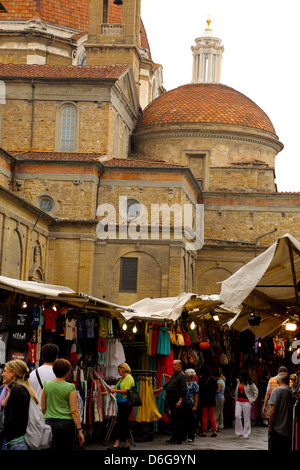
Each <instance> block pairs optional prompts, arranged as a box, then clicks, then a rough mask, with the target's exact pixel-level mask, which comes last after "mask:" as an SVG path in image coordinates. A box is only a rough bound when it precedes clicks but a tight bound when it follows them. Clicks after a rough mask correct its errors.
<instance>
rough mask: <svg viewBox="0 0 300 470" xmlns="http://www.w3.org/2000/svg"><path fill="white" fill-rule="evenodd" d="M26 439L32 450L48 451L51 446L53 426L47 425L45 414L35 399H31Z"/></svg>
mask: <svg viewBox="0 0 300 470" xmlns="http://www.w3.org/2000/svg"><path fill="white" fill-rule="evenodd" d="M24 439H25V442H26V444H27V445H28V447H29V448H30V450H42V449H48V448H49V447H50V445H51V440H52V429H51V426H49V424H46V423H45V418H44V415H43V412H42V410H41V408H40V406H39V405H38V404H37V403H36V402H35V400H34V399H33V398H30V403H29V410H28V422H27V428H26V432H25V435H24Z"/></svg>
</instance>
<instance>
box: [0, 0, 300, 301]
mask: <svg viewBox="0 0 300 470" xmlns="http://www.w3.org/2000/svg"><path fill="white" fill-rule="evenodd" d="M27 3H28V4H29V5H27ZM140 7H141V1H140V0H126V1H124V2H123V5H122V6H119V5H115V4H114V2H113V0H73V1H72V2H69V1H66V0H64V1H63V2H62V1H61V0H53V1H52V2H50V3H49V2H45V1H44V0H40V1H35V0H31V1H29V2H26V7H25V5H24V2H22V1H21V0H13V1H5V0H3V1H2V2H1V9H0V91H1V94H0V97H1V104H0V107H1V109H0V274H1V275H4V276H9V277H14V278H17V279H24V280H28V279H29V280H36V281H39V282H46V283H49V284H59V285H65V286H68V287H70V288H72V289H74V290H76V291H79V292H84V293H88V294H91V295H93V296H95V297H98V298H105V299H106V300H109V301H112V302H115V303H118V304H123V305H129V304H131V303H133V302H135V301H137V300H139V299H142V298H144V297H149V296H150V297H169V296H177V295H179V293H181V292H183V291H186V292H196V293H198V294H203V293H207V294H214V293H218V292H219V284H217V283H218V282H219V281H222V280H223V279H225V278H227V277H228V276H230V275H231V274H232V273H233V272H235V271H236V270H237V269H238V268H240V267H241V266H242V265H243V264H245V263H246V262H248V261H249V260H250V259H252V258H253V257H254V256H256V255H257V254H259V253H260V252H261V251H262V250H264V249H265V248H266V247H267V246H269V245H270V244H271V243H272V242H273V241H274V240H275V239H276V238H277V237H278V236H280V235H283V234H285V233H287V232H289V233H291V234H292V235H293V236H294V237H295V238H298V239H300V218H299V217H300V209H299V207H300V205H299V202H300V194H299V193H279V192H277V189H276V185H275V173H274V166H275V158H276V155H277V154H278V153H279V152H280V151H281V149H282V148H283V144H282V143H281V142H280V140H279V138H278V137H277V135H276V131H275V129H274V127H273V124H272V122H271V120H270V119H269V117H268V116H266V114H265V113H264V112H263V110H261V109H260V108H259V107H258V106H257V105H256V104H255V103H253V102H252V101H251V100H249V99H248V98H247V97H246V96H244V95H242V94H241V93H239V92H238V91H236V90H233V89H232V88H230V87H227V86H226V85H223V84H221V82H220V80H221V71H220V67H221V55H222V45H221V41H220V40H219V39H218V38H215V37H214V35H213V33H212V30H211V29H210V24H208V27H207V29H206V31H205V32H204V34H203V35H202V36H201V37H200V38H198V39H197V41H196V45H195V46H194V47H193V48H192V51H193V80H192V83H190V84H187V85H183V86H181V87H179V88H177V89H175V90H171V91H169V92H166V90H164V87H163V80H162V67H161V65H159V64H156V63H155V62H154V61H153V59H152V57H151V50H150V46H149V44H148V40H147V35H146V31H145V28H144V25H143V22H142V20H141V16H140ZM184 207H187V208H188V209H189V210H190V211H191V212H190V213H189V219H188V223H187V220H186V219H185V218H184V213H183V208H184ZM199 207H200V208H201V210H202V209H203V208H204V213H203V212H201V219H199V218H198V212H197V208H199ZM170 208H172V209H174V210H169V212H168V209H170ZM180 208H181V209H180ZM163 209H165V210H166V212H164V210H163ZM176 211H177V214H176ZM176 215H177V216H178V215H179V216H181V218H180V217H179V218H176ZM199 224H201V228H202V229H203V230H204V233H203V235H204V244H203V246H202V243H201V244H200V245H199V244H197V243H191V242H190V241H191V239H189V235H188V234H187V231H186V230H183V228H185V229H186V228H187V227H186V226H187V225H188V228H189V234H190V235H194V234H195V233H197V230H198V228H199ZM183 226H184V227H183ZM165 229H169V231H168V230H165ZM183 232H184V236H183V235H182V234H183Z"/></svg>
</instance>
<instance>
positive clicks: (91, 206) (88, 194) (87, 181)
mask: <svg viewBox="0 0 300 470" xmlns="http://www.w3.org/2000/svg"><path fill="white" fill-rule="evenodd" d="M17 178H18V182H19V184H18V194H19V196H22V197H24V198H25V199H26V200H27V201H29V202H30V203H31V204H34V205H36V206H39V203H40V200H41V199H42V198H43V197H44V196H46V197H50V198H51V199H52V201H53V204H54V207H53V210H52V211H51V215H52V216H54V217H58V218H60V219H72V220H84V219H91V218H94V217H95V211H96V193H97V184H98V171H97V169H96V168H95V166H92V165H88V164H85V163H81V164H78V163H77V164H76V163H74V164H67V163H65V162H57V163H54V164H53V163H48V164H47V163H37V162H26V163H24V162H22V163H20V165H19V169H18V172H17Z"/></svg>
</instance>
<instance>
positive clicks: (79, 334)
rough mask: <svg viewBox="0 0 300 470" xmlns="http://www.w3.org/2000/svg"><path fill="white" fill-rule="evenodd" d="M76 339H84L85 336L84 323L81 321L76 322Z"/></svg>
mask: <svg viewBox="0 0 300 470" xmlns="http://www.w3.org/2000/svg"><path fill="white" fill-rule="evenodd" d="M76 327H77V338H79V339H82V338H84V334H85V321H84V320H82V319H79V320H77V324H76Z"/></svg>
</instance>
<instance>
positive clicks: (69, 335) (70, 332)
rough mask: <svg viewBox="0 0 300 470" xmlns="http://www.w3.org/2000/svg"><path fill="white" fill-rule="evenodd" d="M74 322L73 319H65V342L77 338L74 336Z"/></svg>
mask: <svg viewBox="0 0 300 470" xmlns="http://www.w3.org/2000/svg"><path fill="white" fill-rule="evenodd" d="M76 331H77V330H76V320H75V318H71V319H69V318H67V319H66V336H65V338H66V340H72V339H75V338H76V337H77V334H76Z"/></svg>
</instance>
